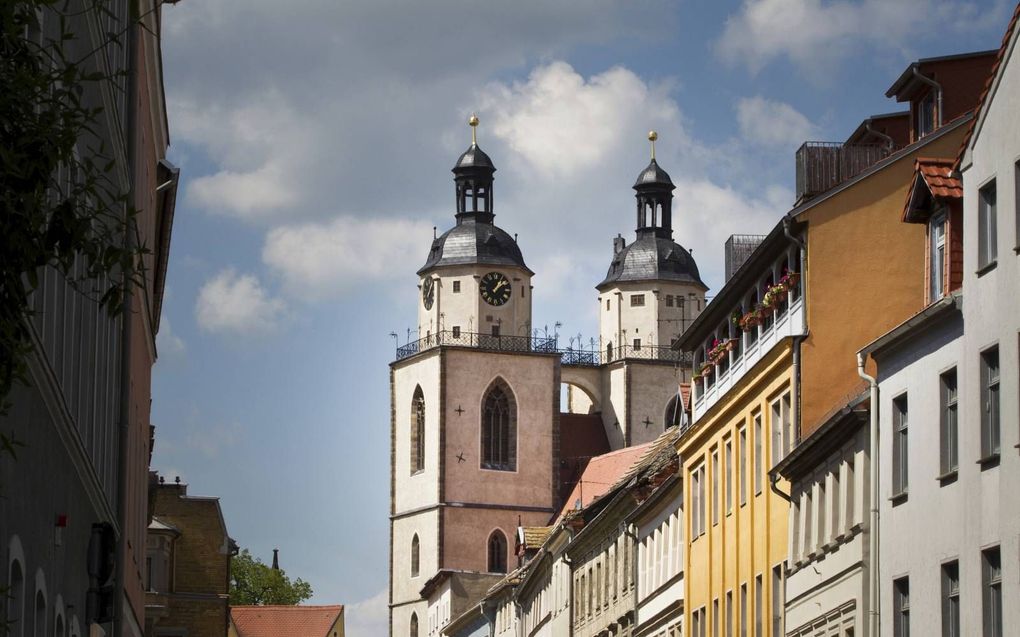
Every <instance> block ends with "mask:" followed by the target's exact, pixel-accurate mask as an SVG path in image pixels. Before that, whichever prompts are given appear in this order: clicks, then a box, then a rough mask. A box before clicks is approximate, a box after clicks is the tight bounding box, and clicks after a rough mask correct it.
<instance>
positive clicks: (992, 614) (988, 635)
mask: <svg viewBox="0 0 1020 637" xmlns="http://www.w3.org/2000/svg"><path fill="white" fill-rule="evenodd" d="M981 630H982V635H983V637H1002V555H1001V553H1000V550H999V547H998V546H992V547H989V548H986V549H985V550H983V551H981Z"/></svg>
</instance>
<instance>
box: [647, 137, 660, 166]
mask: <svg viewBox="0 0 1020 637" xmlns="http://www.w3.org/2000/svg"><path fill="white" fill-rule="evenodd" d="M657 139H659V134H658V133H656V132H655V131H653V130H650V131H648V141H650V142H651V143H652V160H654V159H655V140H657Z"/></svg>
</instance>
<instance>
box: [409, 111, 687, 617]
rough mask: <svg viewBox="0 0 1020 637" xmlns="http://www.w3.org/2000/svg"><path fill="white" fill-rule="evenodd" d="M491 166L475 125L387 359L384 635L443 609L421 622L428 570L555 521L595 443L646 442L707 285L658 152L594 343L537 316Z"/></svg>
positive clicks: (498, 567) (491, 565)
mask: <svg viewBox="0 0 1020 637" xmlns="http://www.w3.org/2000/svg"><path fill="white" fill-rule="evenodd" d="M471 124H472V128H474V126H476V125H477V119H476V118H472V120H471ZM495 171H496V168H495V166H494V165H493V163H492V160H491V159H490V158H489V156H488V155H487V154H486V153H485V152H483V151H482V150H481V149H480V148H479V147H478V144H477V143H476V141H475V138H474V130H473V131H472V144H471V146H470V147H469V148H468V149H467V150H466V151H465V152H464V153H463V154H462V155H461V157H460V158H459V159H458V160H457V163H456V165H455V166H454V168H453V173H454V183H455V190H456V202H457V203H456V208H457V209H456V212H455V215H454V218H455V225H454V226H453V227H452V228H451V229H450V230H448V231H447V232H445V233H443V234H442V235H441V236H438V237H436V238H435V239H434V240H433V242H432V245H431V247H430V249H429V252H428V256H427V258H426V262H425V265H424V266H423V267H422V268H421V269H420V270H419V271H418V276H419V286H418V294H417V296H418V339H417V340H415V341H413V342H409V343H407V344H406V345H404V346H401V347H399V348H398V351H397V360H396V361H395V362H394V363H392V364H391V372H390V374H391V375H390V378H391V384H390V386H391V404H392V409H391V417H392V422H391V431H392V437H391V485H392V488H391V553H390V555H391V564H390V632H391V634H393V635H423V634H425V633H426V626H429V627H434V626H436V625H438V624H444V625H445V624H446V623H447V622H449V621H451V620H452V619H453V617H452V615H451V617H447V616H446V613H445V611H443V612H442V615H441V616H442V619H441V620H439V621H438V622H433V621H429V617H430V612H431V613H432V614H433V615H435V614H436V613H437V612H438V611H437V609H436V608H433V609H432V610H431V611H430V610H429V602H428V600H427V599H424V598H423V597H422V589H423V586H424V585H425V583H426V582H427V581H429V580H430V579H431V578H432V577H433V576H434V575H436V574H437V573H441V572H444V571H449V572H471V573H506V572H508V570H510V569H511V568H512V565H511V560H512V557H513V556H512V555H511V553H512V551H513V548H514V546H513V544H514V542H513V538H514V532H515V530H516V529H518V527H541V526H545V525H548V524H549V523H550V522H551V521H553V520H554V519H555V518H556V514H557V513H558V512H559V510H560V506H561V504H562V499H563V497H564V495H565V494H567V493H568V492H569V491H570V487H571V485H572V484H573V481H575V480H577V479H578V476H579V475H580V473H581V472H582V471H583V468H582V467H583V466H584V465H585V464H586V463H587V462H588V458H590V457H591V455H597V454H598V453H604V452H606V451H609V450H610V449H622V448H625V447H628V446H631V445H638V444H643V443H648V442H651V441H653V440H655V439H656V438H658V437H659V436H660V435H661V434H662V433H663V431H665V430H666V429H667V428H668V427H670V426H671V425H673V424H674V422H675V421H676V420H677V419H678V418H679V417H680V415H681V414H682V412H683V404H682V401H681V398H680V397H681V389H680V385H681V383H682V382H683V381H684V380H685V379H686V378H687V377H689V375H690V370H689V364H687V363H686V362H685V360H686V359H685V358H684V357H683V356H681V355H680V354H679V353H678V352H677V351H676V350H673V349H671V348H670V347H669V346H668V345H669V343H670V342H671V341H672V340H673V339H675V338H676V336H677V335H679V333H680V331H681V330H682V329H683V328H684V326H685V325H686V321H689V320H690V318H688V317H693V316H695V315H696V313H697V311H698V310H699V309H700V307H701V306H702V305H703V302H704V292H705V289H706V287H705V285H704V283H702V282H701V279H700V276H699V274H698V269H697V264H696V263H695V262H694V259H693V257H691V255H690V253H689V252H688V251H687V250H686V249H684V248H683V247H681V246H680V245H679V244H677V243H675V242H674V241H673V231H672V191H673V189H674V186H673V183H672V181H671V180H670V178H669V175H668V174H667V173H666V172H665V171H664V170H662V169H661V168H659V167H658V164H657V163H656V162H655V161H654V159H653V160H652V161H651V163H650V164H649V166H648V167H647V168H646V169H645V170H643V171H642V172H641V174H640V175H639V178H638V181H637V183H636V184H635V186H634V190H635V196H636V199H637V202H638V229H637V239H636V241H635V242H634V243H632V244H630V245H629V246H627V245H624V242H623V240H622V239H619V240H618V241H617V242H616V247H617V249H616V250H615V253H614V257H613V261H612V263H611V265H610V269H609V272H608V274H607V276H606V279H605V280H604V281H603V282H602V283H601V284H599V286H598V289H599V293H600V294H599V296H598V301H599V308H600V312H599V314H600V326H601V331H602V332H603V333H604V338H605V339H606V340H607V345H608V347H607V348H606V349H605V351H603V349H602V347H601V345H600V346H599V347H594V346H593V347H590V348H583V347H575V344H574V343H572V344H571V346H570V347H568V348H561V347H559V344H558V341H557V337H556V335H555V334H554V335H552V336H547V335H544V334H543V335H542V336H539V335H538V333H537V330H535V329H534V328H533V326H532V302H531V298H532V286H531V277H532V275H533V272H532V271H531V270H530V269H529V268H528V266H527V265H526V264H525V261H524V256H523V254H522V252H521V249H520V247H519V245H518V243H517V238H516V236H514V237H512V236H511V235H510V234H509V233H507V232H506V231H504V230H503V229H501V228H500V227H498V226H496V225H495V223H494V222H495V213H494V204H495V200H494V198H493V191H492V188H493V181H494V173H495ZM604 304H608V305H607V307H608V308H609V310H608V311H605V310H603V309H602V308H603V305H604ZM692 308H693V309H692ZM624 335H627V336H626V339H625V341H626V342H623V343H621V342H620V339H622V338H624ZM577 345H579V344H577ZM561 385H566V386H567V387H568V392H569V393H568V395H569V398H568V405H566V406H565V407H566V410H565V411H566V412H568V413H569V412H573V413H572V414H570V417H569V418H567V419H566V422H567V423H568V424H569V425H570V426H569V427H568V428H567V429H563V428H562V426H561V420H562V419H561V405H560V387H561ZM575 456H576V457H575ZM430 590H431V589H430ZM501 617H502V615H501ZM504 620H505V617H504ZM506 621H509V620H505V621H504V622H503V623H501V624H500V625H501V626H504V627H505V622H506ZM513 621H517V619H516V618H515V619H514V620H513ZM430 629H431V628H430Z"/></svg>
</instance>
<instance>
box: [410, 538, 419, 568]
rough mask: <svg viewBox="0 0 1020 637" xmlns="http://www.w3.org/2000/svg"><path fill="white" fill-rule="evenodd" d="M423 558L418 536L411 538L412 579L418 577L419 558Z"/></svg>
mask: <svg viewBox="0 0 1020 637" xmlns="http://www.w3.org/2000/svg"><path fill="white" fill-rule="evenodd" d="M420 556H421V543H420V542H419V541H418V534H417V533H415V534H414V537H413V538H411V577H418V571H419V558H420Z"/></svg>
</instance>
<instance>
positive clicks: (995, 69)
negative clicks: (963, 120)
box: [954, 2, 1020, 170]
mask: <svg viewBox="0 0 1020 637" xmlns="http://www.w3.org/2000/svg"><path fill="white" fill-rule="evenodd" d="M1017 22H1020V2H1018V3H1017V5H1016V8H1015V9H1013V17H1012V18H1011V19H1010V21H1009V24H1008V25H1007V26H1006V33H1005V34H1003V36H1002V44H1000V45H999V52H998V53H997V54H996V55H995V63H994V64H992V70H991V71H990V72H989V73H988V79H987V80H985V88H984V90H982V91H981V96H980V97H978V103H977V107H976V108H975V109H974V119H972V120H970V124H968V125H967V133H966V134H965V135H964V136H963V143H962V144H960V151H959V152H958V153H957V154H956V162H955V163H954V166H955V168H956V169H957V170H959V168H960V162H962V161H963V154H964V152H966V150H967V147H968V146H970V140H971V137H973V136H974V127H975V126H977V122H978V117H979V116H980V115H981V110H982V109H983V108H984V106H985V101H986V100H987V99H988V93H989V92H991V90H992V84H993V83H994V82H995V76H996V75H998V74H999V67H1001V66H1002V61H1003V60H1004V59H1005V58H1006V51H1007V50H1008V49H1009V43H1010V40H1012V39H1013V31H1015V30H1016V25H1017Z"/></svg>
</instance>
